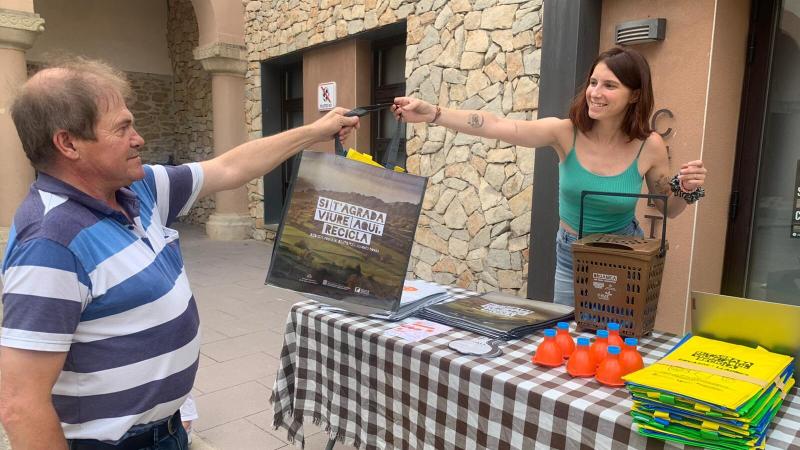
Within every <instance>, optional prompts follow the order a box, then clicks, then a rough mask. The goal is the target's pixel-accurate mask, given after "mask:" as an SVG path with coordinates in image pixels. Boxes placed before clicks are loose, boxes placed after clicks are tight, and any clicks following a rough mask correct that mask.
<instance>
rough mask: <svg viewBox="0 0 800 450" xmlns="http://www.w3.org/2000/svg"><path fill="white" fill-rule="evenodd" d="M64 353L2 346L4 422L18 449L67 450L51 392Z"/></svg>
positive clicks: (0, 381) (0, 383)
mask: <svg viewBox="0 0 800 450" xmlns="http://www.w3.org/2000/svg"><path fill="white" fill-rule="evenodd" d="M66 357H67V354H66V353H64V352H39V351H33V350H21V349H16V348H11V347H0V420H2V422H3V427H5V430H6V432H7V434H8V437H9V439H10V440H11V447H12V448H13V449H14V450H66V449H67V442H66V440H65V439H64V432H63V431H62V430H61V422H60V421H59V419H58V416H57V415H56V411H55V409H54V408H53V400H52V395H51V391H52V389H53V385H54V384H55V382H56V380H57V379H58V376H59V374H60V373H61V369H62V367H64V361H65V359H66Z"/></svg>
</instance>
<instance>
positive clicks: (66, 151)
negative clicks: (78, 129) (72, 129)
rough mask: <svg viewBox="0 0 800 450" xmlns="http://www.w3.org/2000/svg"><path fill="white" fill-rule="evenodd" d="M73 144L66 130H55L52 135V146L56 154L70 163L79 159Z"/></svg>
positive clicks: (72, 139) (73, 141)
mask: <svg viewBox="0 0 800 450" xmlns="http://www.w3.org/2000/svg"><path fill="white" fill-rule="evenodd" d="M75 144H76V142H75V139H74V138H73V136H72V135H70V134H69V132H68V131H67V130H56V132H55V133H54V134H53V145H55V147H56V149H57V150H58V153H59V154H60V155H61V156H63V157H64V158H67V159H69V160H70V161H76V160H78V159H80V158H81V155H80V153H78V149H77V148H76V147H75Z"/></svg>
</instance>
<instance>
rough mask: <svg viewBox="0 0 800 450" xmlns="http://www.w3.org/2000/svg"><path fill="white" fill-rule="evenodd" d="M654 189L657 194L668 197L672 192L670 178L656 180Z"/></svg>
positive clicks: (663, 177)
mask: <svg viewBox="0 0 800 450" xmlns="http://www.w3.org/2000/svg"><path fill="white" fill-rule="evenodd" d="M653 188H654V189H655V191H656V192H655V193H656V194H661V195H668V194H669V193H670V192H671V189H670V187H669V177H666V176H661V177H659V178H658V179H657V180H656V182H655V184H654V185H653Z"/></svg>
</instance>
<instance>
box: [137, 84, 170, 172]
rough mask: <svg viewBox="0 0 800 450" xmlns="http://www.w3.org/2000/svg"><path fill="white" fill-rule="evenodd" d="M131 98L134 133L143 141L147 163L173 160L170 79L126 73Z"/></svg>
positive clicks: (143, 154)
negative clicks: (137, 133)
mask: <svg viewBox="0 0 800 450" xmlns="http://www.w3.org/2000/svg"><path fill="white" fill-rule="evenodd" d="M126 75H127V77H128V81H130V83H131V89H132V91H133V95H132V98H131V100H130V101H129V102H128V109H130V110H131V113H133V117H134V118H135V119H136V125H135V126H136V131H137V132H139V134H140V135H142V137H143V138H144V141H145V145H144V147H143V148H142V150H141V151H140V153H141V155H142V161H143V162H144V163H146V164H153V163H159V164H163V163H168V162H173V161H174V160H175V126H176V121H175V108H174V103H173V97H172V83H173V79H172V77H171V76H169V75H157V74H152V73H140V72H127V73H126Z"/></svg>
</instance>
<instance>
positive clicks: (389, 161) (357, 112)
mask: <svg viewBox="0 0 800 450" xmlns="http://www.w3.org/2000/svg"><path fill="white" fill-rule="evenodd" d="M392 105H393V103H377V104H375V105H367V106H359V107H357V108H353V109H351V110H350V111H347V112H346V113H344V114H343V115H344V116H345V117H353V116H357V117H362V116H365V115H367V114H369V113H372V112H378V111H381V110H384V109H386V108H389V107H390V106H392ZM401 132H402V126H401V122H400V120H397V125H396V127H395V130H394V134H393V135H392V138H391V140H390V141H389V144H388V145H387V146H386V152H385V153H384V156H383V161H382V162H381V164H382V165H383V166H384V167H386V168H387V169H390V168H391V167H394V166H398V167H402V168H403V169H405V164H401V163H399V162H398V154H399V153H400V138H401V136H400V134H401ZM333 141H334V146H335V150H336V154H337V155H339V156H347V152H346V151H345V149H344V146H343V145H342V141H341V140H340V139H339V135H338V134H336V135H334V136H333Z"/></svg>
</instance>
